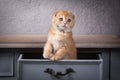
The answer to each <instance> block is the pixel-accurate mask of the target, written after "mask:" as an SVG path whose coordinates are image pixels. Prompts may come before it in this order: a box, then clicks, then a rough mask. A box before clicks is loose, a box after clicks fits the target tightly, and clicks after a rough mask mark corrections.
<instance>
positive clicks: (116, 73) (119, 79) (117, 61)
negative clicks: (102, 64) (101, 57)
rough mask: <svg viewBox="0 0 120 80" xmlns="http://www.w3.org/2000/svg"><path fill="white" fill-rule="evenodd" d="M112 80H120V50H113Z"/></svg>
mask: <svg viewBox="0 0 120 80" xmlns="http://www.w3.org/2000/svg"><path fill="white" fill-rule="evenodd" d="M110 76H111V80H120V49H111V74H110Z"/></svg>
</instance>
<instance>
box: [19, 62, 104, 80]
mask: <svg viewBox="0 0 120 80" xmlns="http://www.w3.org/2000/svg"><path fill="white" fill-rule="evenodd" d="M19 73H20V75H19V79H20V80H78V79H79V80H102V63H101V62H99V61H98V62H97V61H95V62H93V61H88V62H86V61H78V62H77V61H73V62H72V61H71V62H69V61H67V62H66V61H62V62H61V61H56V62H52V61H32V60H31V61H24V60H23V61H19Z"/></svg>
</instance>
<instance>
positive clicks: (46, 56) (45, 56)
mask: <svg viewBox="0 0 120 80" xmlns="http://www.w3.org/2000/svg"><path fill="white" fill-rule="evenodd" d="M52 56H53V54H52V53H43V58H48V59H49V58H51V57H52Z"/></svg>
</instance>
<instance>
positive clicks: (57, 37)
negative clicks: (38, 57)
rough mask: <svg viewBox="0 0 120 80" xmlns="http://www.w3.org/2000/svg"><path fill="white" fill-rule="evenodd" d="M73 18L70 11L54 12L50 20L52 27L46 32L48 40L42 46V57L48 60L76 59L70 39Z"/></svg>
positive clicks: (73, 44) (71, 39) (73, 45)
mask: <svg viewBox="0 0 120 80" xmlns="http://www.w3.org/2000/svg"><path fill="white" fill-rule="evenodd" d="M74 23H75V17H74V15H73V14H72V13H71V12H70V11H64V10H59V11H56V12H55V13H54V15H53V19H52V27H50V29H49V32H48V40H47V42H46V44H45V46H44V52H43V57H44V58H48V59H50V60H53V61H54V60H61V59H76V58H77V57H76V56H77V55H76V54H77V52H76V47H75V43H74V40H73V38H72V28H73V27H74Z"/></svg>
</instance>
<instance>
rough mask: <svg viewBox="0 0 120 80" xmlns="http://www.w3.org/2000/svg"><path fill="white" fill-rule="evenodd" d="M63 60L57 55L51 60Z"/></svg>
mask: <svg viewBox="0 0 120 80" xmlns="http://www.w3.org/2000/svg"><path fill="white" fill-rule="evenodd" d="M60 59H61V58H60V57H58V56H56V55H54V56H52V57H51V58H50V60H52V61H57V60H60Z"/></svg>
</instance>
